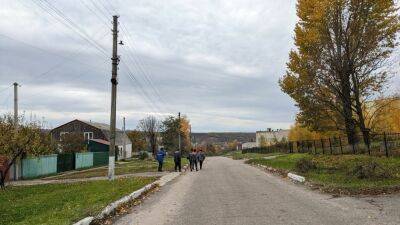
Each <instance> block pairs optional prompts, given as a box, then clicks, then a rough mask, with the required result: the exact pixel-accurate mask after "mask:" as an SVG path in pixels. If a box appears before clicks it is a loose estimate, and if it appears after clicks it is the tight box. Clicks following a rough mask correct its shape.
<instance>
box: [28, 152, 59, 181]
mask: <svg viewBox="0 0 400 225" xmlns="http://www.w3.org/2000/svg"><path fill="white" fill-rule="evenodd" d="M56 173H57V155H56V154H54V155H45V156H40V157H36V158H26V159H22V178H23V179H27V178H34V177H41V176H46V175H50V174H56Z"/></svg>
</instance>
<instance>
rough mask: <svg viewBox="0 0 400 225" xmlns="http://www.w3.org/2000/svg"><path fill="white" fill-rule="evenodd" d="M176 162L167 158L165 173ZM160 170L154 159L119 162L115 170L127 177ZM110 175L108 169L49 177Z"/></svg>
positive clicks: (69, 177) (73, 177)
mask: <svg viewBox="0 0 400 225" xmlns="http://www.w3.org/2000/svg"><path fill="white" fill-rule="evenodd" d="M187 163H188V162H187V159H186V158H182V165H185V164H187ZM174 165H175V164H174V160H173V158H172V157H167V158H166V159H165V160H164V167H163V170H164V171H173V170H174ZM157 169H158V162H157V161H155V160H153V159H148V160H139V159H132V160H130V161H128V162H118V163H117V164H116V168H115V174H116V175H125V174H132V173H141V172H156V171H157ZM107 173H108V168H107V167H101V168H95V169H89V170H83V171H78V172H76V173H71V174H67V175H64V176H59V177H49V178H48V179H78V178H90V177H101V176H106V175H107Z"/></svg>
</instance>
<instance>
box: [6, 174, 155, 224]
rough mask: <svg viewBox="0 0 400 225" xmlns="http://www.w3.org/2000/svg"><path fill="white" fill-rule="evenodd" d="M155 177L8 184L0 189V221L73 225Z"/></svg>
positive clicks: (7, 222)
mask: <svg viewBox="0 0 400 225" xmlns="http://www.w3.org/2000/svg"><path fill="white" fill-rule="evenodd" d="M154 180H155V178H153V177H148V178H133V179H118V180H115V181H112V182H109V181H106V180H104V181H91V182H81V183H73V184H46V185H35V186H20V187H7V189H6V190H5V191H0V202H1V204H0V224H1V225H23V224H49V225H59V224H60V225H61V224H72V223H73V222H76V221H78V220H80V219H83V218H84V217H86V216H93V215H96V214H97V213H99V212H100V211H101V210H102V209H103V208H104V207H105V206H107V205H108V204H109V203H111V202H113V201H115V200H118V199H119V198H121V197H123V196H125V195H127V194H129V193H131V192H133V191H135V190H137V189H140V188H141V187H143V186H145V185H147V184H149V183H151V182H153V181H154Z"/></svg>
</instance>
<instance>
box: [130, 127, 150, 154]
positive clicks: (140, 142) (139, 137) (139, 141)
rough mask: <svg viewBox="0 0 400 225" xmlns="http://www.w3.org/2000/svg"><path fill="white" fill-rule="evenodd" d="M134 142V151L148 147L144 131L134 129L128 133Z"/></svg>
mask: <svg viewBox="0 0 400 225" xmlns="http://www.w3.org/2000/svg"><path fill="white" fill-rule="evenodd" d="M127 135H128V137H129V139H130V140H131V142H132V151H133V152H139V151H142V150H144V149H145V148H146V138H145V136H144V133H143V132H141V131H138V130H133V131H130V132H128V133H127Z"/></svg>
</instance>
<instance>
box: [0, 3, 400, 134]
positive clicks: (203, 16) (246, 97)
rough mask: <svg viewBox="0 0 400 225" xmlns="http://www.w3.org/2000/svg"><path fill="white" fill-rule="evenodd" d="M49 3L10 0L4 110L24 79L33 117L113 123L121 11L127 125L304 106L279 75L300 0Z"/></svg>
mask: <svg viewBox="0 0 400 225" xmlns="http://www.w3.org/2000/svg"><path fill="white" fill-rule="evenodd" d="M40 2H41V1H30V0H15V1H9V0H0V3H1V8H0V13H1V18H2V19H1V20H0V104H1V105H0V107H1V108H0V113H4V112H10V111H11V110H12V104H13V102H12V101H13V100H12V87H11V84H12V83H13V82H18V83H19V84H20V85H21V87H20V88H19V90H20V96H19V97H20V110H21V111H22V112H25V117H26V118H27V119H29V118H30V117H31V115H32V117H34V118H35V117H36V119H38V120H42V118H43V117H44V120H45V121H46V123H47V126H50V127H51V126H52V127H55V126H57V125H60V124H61V123H64V122H68V121H70V120H72V119H75V118H79V119H85V120H93V121H98V122H105V123H109V109H110V89H111V88H110V82H109V80H110V77H111V61H110V57H111V43H112V42H111V38H112V36H111V31H110V29H111V20H112V18H111V14H115V13H118V14H119V15H120V17H119V20H120V30H121V31H120V33H119V35H120V36H119V37H120V40H122V41H123V42H124V43H125V44H124V45H122V46H119V54H120V55H121V59H122V62H121V63H120V67H119V74H118V76H119V85H118V103H117V104H118V106H117V110H118V111H117V116H118V126H119V127H121V121H122V119H121V118H122V117H123V116H125V117H126V118H127V127H128V128H129V129H133V128H135V127H136V125H137V122H138V120H139V119H142V118H143V117H145V116H147V115H150V114H153V115H156V116H158V117H159V118H160V119H161V118H163V117H165V116H168V115H170V114H177V113H178V111H180V112H182V114H185V115H187V116H188V118H189V119H190V121H191V123H192V129H193V131H197V132H200V131H201V132H209V131H250V132H253V131H256V130H265V129H266V128H269V127H271V128H288V127H289V126H290V125H291V124H292V123H293V121H294V118H295V114H296V112H297V109H296V107H295V106H294V102H293V101H292V100H291V99H290V98H289V97H288V96H287V95H285V94H284V93H282V92H281V91H280V88H279V85H278V80H279V78H280V77H281V76H282V75H283V74H284V72H285V63H286V62H287V60H288V52H289V51H290V49H291V48H293V28H294V25H295V23H296V21H297V17H296V10H295V4H296V1H295V0H280V1H277V0H252V1H248V0H243V1H239V0H237V1H236V0H229V1H228V0H226V1H217V0H210V1H206V0H201V1H199V0H193V1H189V0H181V1H179V0H168V1H162V0H153V1H147V0H146V1H123V0H115V1H110V2H112V3H111V4H112V5H111V4H110V3H108V2H107V1H105V0H95V1H91V0H87V1H80V0H70V1H61V0H58V1H48V2H51V5H48V4H47V3H46V2H43V3H40ZM50 8H51V9H50ZM56 12H58V13H59V14H61V15H62V16H63V19H60V18H59V17H57V15H56ZM49 13H51V14H52V15H53V16H54V17H53V16H52V15H50V14H49ZM55 17H56V18H55ZM57 18H58V19H57ZM66 21H67V22H66ZM68 26H69V27H68ZM396 82H397V83H396V84H400V83H399V82H398V81H396Z"/></svg>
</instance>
